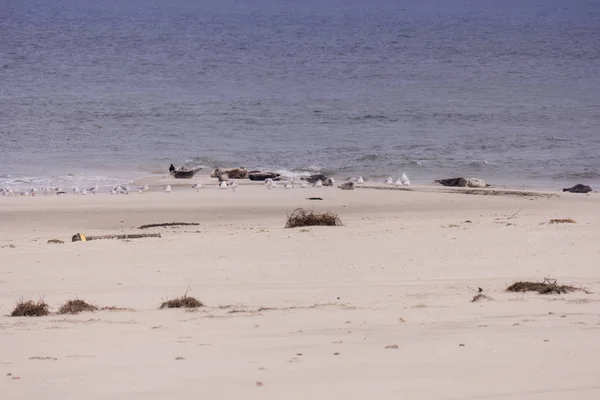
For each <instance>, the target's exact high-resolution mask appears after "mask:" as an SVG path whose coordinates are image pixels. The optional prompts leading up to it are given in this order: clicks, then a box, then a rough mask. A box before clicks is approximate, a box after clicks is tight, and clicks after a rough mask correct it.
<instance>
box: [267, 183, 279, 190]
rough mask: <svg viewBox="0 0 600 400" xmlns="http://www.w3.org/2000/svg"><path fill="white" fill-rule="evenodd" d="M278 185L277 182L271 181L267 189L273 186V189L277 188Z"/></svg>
mask: <svg viewBox="0 0 600 400" xmlns="http://www.w3.org/2000/svg"><path fill="white" fill-rule="evenodd" d="M278 187H279V185H278V184H277V182H273V183H272V184H271V187H270V188H269V189H271V188H273V189H277V188H278Z"/></svg>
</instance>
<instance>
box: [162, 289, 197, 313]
mask: <svg viewBox="0 0 600 400" xmlns="http://www.w3.org/2000/svg"><path fill="white" fill-rule="evenodd" d="M199 307H204V304H202V302H201V301H200V300H198V299H195V298H193V297H190V296H188V295H187V292H186V293H185V294H184V295H183V296H181V297H178V298H176V299H171V300H167V301H165V302H163V303H162V304H161V305H160V309H163V308H199Z"/></svg>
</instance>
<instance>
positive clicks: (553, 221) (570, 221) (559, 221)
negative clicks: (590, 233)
mask: <svg viewBox="0 0 600 400" xmlns="http://www.w3.org/2000/svg"><path fill="white" fill-rule="evenodd" d="M576 223H577V222H576V221H575V220H574V219H573V218H557V219H551V220H550V222H549V224H576Z"/></svg>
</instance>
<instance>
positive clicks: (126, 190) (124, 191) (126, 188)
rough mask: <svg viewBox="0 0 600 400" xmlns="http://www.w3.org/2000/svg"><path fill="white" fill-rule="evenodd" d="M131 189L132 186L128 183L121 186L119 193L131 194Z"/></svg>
mask: <svg viewBox="0 0 600 400" xmlns="http://www.w3.org/2000/svg"><path fill="white" fill-rule="evenodd" d="M130 190H131V188H130V187H129V186H127V185H125V186H119V194H129V191H130Z"/></svg>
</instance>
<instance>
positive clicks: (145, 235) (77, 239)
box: [71, 233, 161, 242]
mask: <svg viewBox="0 0 600 400" xmlns="http://www.w3.org/2000/svg"><path fill="white" fill-rule="evenodd" d="M152 237H157V238H160V237H161V236H160V233H130V234H125V235H100V236H84V235H82V234H81V233H77V234H75V235H73V237H72V238H71V241H72V242H81V241H84V242H87V241H90V240H101V239H142V238H152Z"/></svg>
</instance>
